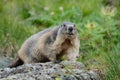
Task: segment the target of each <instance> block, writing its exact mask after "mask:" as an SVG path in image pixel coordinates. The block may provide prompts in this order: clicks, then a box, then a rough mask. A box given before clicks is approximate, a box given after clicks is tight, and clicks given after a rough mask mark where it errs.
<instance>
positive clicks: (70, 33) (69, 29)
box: [60, 22, 77, 38]
mask: <svg viewBox="0 0 120 80" xmlns="http://www.w3.org/2000/svg"><path fill="white" fill-rule="evenodd" d="M60 33H62V34H63V35H64V36H65V37H66V38H75V37H76V35H77V29H76V27H75V24H74V23H72V22H63V23H62V24H61V26H60Z"/></svg>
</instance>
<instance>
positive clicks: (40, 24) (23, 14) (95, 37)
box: [0, 0, 120, 80]
mask: <svg viewBox="0 0 120 80" xmlns="http://www.w3.org/2000/svg"><path fill="white" fill-rule="evenodd" d="M106 1H107V0H84V1H83V0H64V1H63V0H52V1H51V0H44V1H43V0H0V42H1V43H0V53H4V54H7V56H12V57H15V56H16V55H17V51H18V49H19V48H20V46H21V45H22V43H23V42H24V41H25V39H27V38H28V37H29V36H30V35H32V34H34V33H36V32H39V31H40V30H42V29H45V28H48V27H52V26H54V25H59V24H60V23H62V22H63V21H71V22H74V23H75V24H76V26H77V29H78V31H79V36H80V40H81V47H80V55H81V56H80V58H79V60H78V61H81V62H83V63H84V64H85V65H86V68H87V69H98V70H100V71H101V72H102V73H105V79H106V80H118V79H119V78H120V59H119V58H120V54H119V51H120V41H119V40H120V34H119V31H120V18H119V17H120V13H119V10H120V6H119V5H120V4H119V2H117V3H116V5H115V7H113V8H111V6H107V5H105V3H106ZM118 1H119V0H118Z"/></svg>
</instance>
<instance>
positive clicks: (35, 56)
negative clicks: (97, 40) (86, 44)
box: [9, 22, 80, 68]
mask: <svg viewBox="0 0 120 80" xmlns="http://www.w3.org/2000/svg"><path fill="white" fill-rule="evenodd" d="M79 46H80V41H79V38H78V32H77V30H76V27H75V24H74V23H71V22H63V23H62V24H61V25H60V26H56V27H52V28H48V29H45V30H43V31H41V32H38V33H36V34H34V35H32V36H31V37H30V38H28V39H27V40H26V41H25V42H24V43H23V45H22V46H21V48H20V50H19V51H18V58H17V59H16V61H15V62H14V63H13V64H11V65H10V66H9V67H11V68H12V67H17V66H19V65H22V64H23V63H37V62H47V61H56V60H59V59H60V58H61V57H62V56H63V55H65V56H66V59H67V60H77V58H78V56H79Z"/></svg>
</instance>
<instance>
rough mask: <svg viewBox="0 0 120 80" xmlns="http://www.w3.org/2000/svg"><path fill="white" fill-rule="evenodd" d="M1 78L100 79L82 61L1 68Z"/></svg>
mask: <svg viewBox="0 0 120 80" xmlns="http://www.w3.org/2000/svg"><path fill="white" fill-rule="evenodd" d="M0 80H99V76H98V74H97V73H96V72H94V71H92V70H89V71H87V70H85V69H84V65H83V64H82V63H80V62H74V61H62V62H60V63H53V62H46V63H32V64H24V65H22V66H19V67H17V68H4V69H1V70H0Z"/></svg>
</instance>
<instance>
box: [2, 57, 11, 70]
mask: <svg viewBox="0 0 120 80" xmlns="http://www.w3.org/2000/svg"><path fill="white" fill-rule="evenodd" d="M10 63H12V59H10V58H7V57H5V56H3V55H0V68H5V67H8V65H9V64H10Z"/></svg>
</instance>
